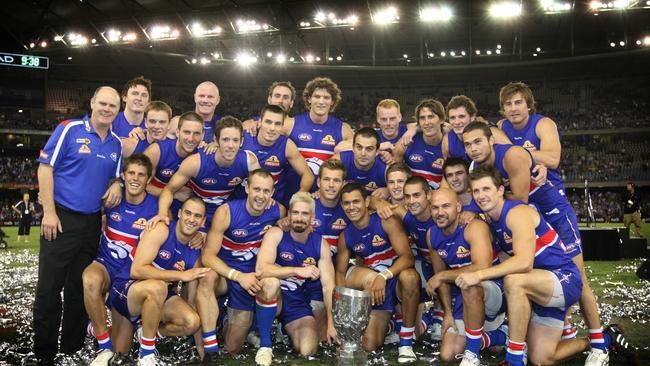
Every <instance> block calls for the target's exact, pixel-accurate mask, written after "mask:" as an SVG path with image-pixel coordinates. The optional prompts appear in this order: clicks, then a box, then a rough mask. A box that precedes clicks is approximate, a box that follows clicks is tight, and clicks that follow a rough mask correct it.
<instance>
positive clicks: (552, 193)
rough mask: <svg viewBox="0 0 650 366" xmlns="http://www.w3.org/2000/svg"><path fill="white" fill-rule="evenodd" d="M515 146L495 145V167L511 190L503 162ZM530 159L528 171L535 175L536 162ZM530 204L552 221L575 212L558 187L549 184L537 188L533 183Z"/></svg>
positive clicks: (529, 196)
mask: <svg viewBox="0 0 650 366" xmlns="http://www.w3.org/2000/svg"><path fill="white" fill-rule="evenodd" d="M514 146H515V145H510V144H494V167H495V168H496V169H497V170H499V173H501V177H502V178H503V182H504V185H505V186H506V188H509V176H508V172H507V171H506V168H505V167H504V166H503V161H504V158H505V156H506V153H507V152H508V150H510V148H512V147H514ZM530 159H531V165H530V167H529V169H528V170H529V171H530V173H531V174H533V168H534V167H535V160H534V159H533V157H532V156H531V157H530ZM528 202H530V203H534V204H535V205H536V206H537V208H539V211H540V212H541V213H542V215H544V217H545V218H546V219H550V218H551V217H553V216H559V215H557V214H558V213H564V212H571V211H573V208H572V207H571V204H570V203H569V201H567V199H566V197H565V196H563V195H562V194H561V193H560V191H559V190H558V189H557V187H555V186H554V185H553V184H549V183H548V182H547V183H545V184H543V185H542V186H541V187H537V186H536V185H535V184H533V182H532V181H531V183H530V191H529V193H528Z"/></svg>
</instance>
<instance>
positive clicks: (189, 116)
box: [178, 112, 205, 131]
mask: <svg viewBox="0 0 650 366" xmlns="http://www.w3.org/2000/svg"><path fill="white" fill-rule="evenodd" d="M185 121H192V122H198V123H200V124H201V131H203V129H204V127H205V126H204V125H203V117H201V116H200V115H199V114H198V113H196V112H185V113H183V114H181V116H180V117H178V129H179V130H180V129H181V127H183V123H184V122H185Z"/></svg>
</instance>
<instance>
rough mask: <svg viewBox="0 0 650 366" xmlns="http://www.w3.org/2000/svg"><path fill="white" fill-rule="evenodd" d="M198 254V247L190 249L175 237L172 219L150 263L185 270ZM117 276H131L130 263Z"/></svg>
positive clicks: (197, 257)
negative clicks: (167, 232) (167, 234)
mask: <svg viewBox="0 0 650 366" xmlns="http://www.w3.org/2000/svg"><path fill="white" fill-rule="evenodd" d="M134 254H135V253H134ZM200 256H201V250H200V249H192V248H190V247H189V246H187V245H186V244H183V243H181V242H179V241H178V239H177V238H176V221H175V220H174V221H172V222H170V223H169V236H168V237H167V240H165V242H164V243H163V244H162V245H161V246H160V249H158V254H157V255H156V258H155V259H154V260H153V263H151V265H152V266H154V267H156V268H158V269H161V270H168V271H169V270H173V271H185V270H187V269H190V268H194V265H195V264H196V261H197V260H198V259H199V257H200ZM118 278H119V279H121V280H129V279H130V278H131V263H129V265H127V266H124V267H122V271H121V272H120V274H119V276H118Z"/></svg>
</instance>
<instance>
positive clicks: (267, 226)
mask: <svg viewBox="0 0 650 366" xmlns="http://www.w3.org/2000/svg"><path fill="white" fill-rule="evenodd" d="M272 227H273V225H266V226H264V229H262V231H260V236H263V235H264V234H266V232H267V231H269V229H270V228H272Z"/></svg>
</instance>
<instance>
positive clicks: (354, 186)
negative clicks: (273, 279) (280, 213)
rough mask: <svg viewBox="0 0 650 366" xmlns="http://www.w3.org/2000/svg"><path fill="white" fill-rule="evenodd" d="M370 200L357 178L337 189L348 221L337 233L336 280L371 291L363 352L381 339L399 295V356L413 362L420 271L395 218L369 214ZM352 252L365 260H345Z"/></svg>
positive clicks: (381, 342) (341, 284)
mask: <svg viewBox="0 0 650 366" xmlns="http://www.w3.org/2000/svg"><path fill="white" fill-rule="evenodd" d="M369 203H370V198H369V197H368V195H367V193H366V191H365V189H364V188H363V186H362V185H360V184H359V183H354V182H353V183H348V184H346V185H345V186H344V187H343V189H342V190H341V206H342V207H343V211H344V212H345V215H346V216H347V217H348V220H349V221H350V224H348V226H347V227H346V228H345V230H343V232H342V233H341V235H340V237H339V247H338V254H337V256H336V284H337V285H338V286H345V287H349V288H353V289H357V290H363V291H367V292H369V293H370V298H371V303H372V306H373V310H372V312H371V313H370V320H369V322H368V327H367V328H366V330H365V332H364V334H363V338H362V341H363V349H364V350H366V351H367V352H372V351H376V350H377V349H378V348H379V347H380V346H381V345H382V344H383V343H384V338H385V337H386V328H387V326H388V321H389V320H390V317H391V313H392V312H393V311H394V310H395V305H396V304H397V303H398V301H399V300H398V299H401V301H402V304H401V305H402V312H403V315H404V322H403V325H402V328H401V330H400V333H399V336H400V346H399V349H398V352H399V355H398V357H397V362H398V363H411V362H415V361H416V360H417V357H416V356H415V353H414V352H413V347H412V344H413V333H414V331H415V317H416V315H417V311H418V300H419V296H420V291H419V290H420V276H419V275H418V273H417V272H416V271H415V270H414V269H413V255H412V254H411V250H410V248H409V243H408V238H407V237H406V233H405V232H404V228H403V227H402V225H401V223H400V222H399V220H398V219H397V218H395V217H390V218H388V219H386V220H384V219H381V218H380V217H379V215H377V214H376V213H372V214H371V213H370V211H369V210H368V205H369ZM352 255H354V256H356V257H357V258H359V259H360V260H362V261H363V266H356V265H355V266H349V260H350V257H351V256H352Z"/></svg>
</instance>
